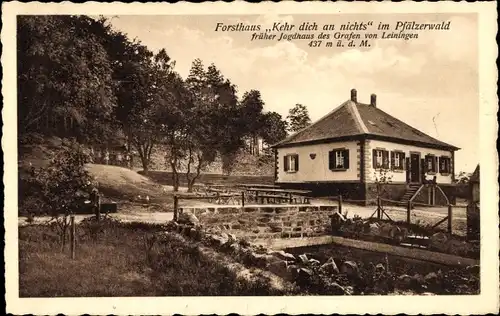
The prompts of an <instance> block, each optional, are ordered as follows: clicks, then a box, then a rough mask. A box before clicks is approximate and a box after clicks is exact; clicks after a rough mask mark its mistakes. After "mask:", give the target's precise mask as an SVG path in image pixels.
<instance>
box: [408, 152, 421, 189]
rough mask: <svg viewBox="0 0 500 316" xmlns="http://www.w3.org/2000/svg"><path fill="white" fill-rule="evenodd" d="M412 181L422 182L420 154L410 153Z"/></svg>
mask: <svg viewBox="0 0 500 316" xmlns="http://www.w3.org/2000/svg"><path fill="white" fill-rule="evenodd" d="M410 182H413V183H419V182H420V155H419V154H410Z"/></svg>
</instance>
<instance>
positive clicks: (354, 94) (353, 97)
mask: <svg viewBox="0 0 500 316" xmlns="http://www.w3.org/2000/svg"><path fill="white" fill-rule="evenodd" d="M351 101H352V102H358V93H357V91H356V89H352V90H351Z"/></svg>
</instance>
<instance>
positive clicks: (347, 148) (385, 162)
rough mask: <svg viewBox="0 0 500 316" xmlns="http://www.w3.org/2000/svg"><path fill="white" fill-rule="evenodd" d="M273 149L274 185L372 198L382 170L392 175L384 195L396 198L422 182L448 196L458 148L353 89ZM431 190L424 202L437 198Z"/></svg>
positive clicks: (407, 195)
mask: <svg viewBox="0 0 500 316" xmlns="http://www.w3.org/2000/svg"><path fill="white" fill-rule="evenodd" d="M272 147H273V148H274V151H275V183H276V184H277V185H280V186H282V187H285V188H301V189H307V190H311V191H312V192H313V194H314V195H315V196H335V195H339V194H341V195H342V196H343V197H344V198H349V199H358V200H366V199H373V198H374V197H376V195H377V193H376V178H377V176H378V175H380V173H385V174H387V175H388V176H389V178H391V181H390V183H387V184H386V185H384V187H385V191H386V192H387V193H386V197H387V198H389V199H392V200H397V201H402V200H408V199H409V198H411V196H413V195H415V194H416V193H417V192H416V191H417V190H418V189H419V188H420V187H422V186H423V185H424V184H426V183H430V184H432V183H433V184H437V186H439V187H440V188H439V191H440V192H442V193H443V195H444V194H445V192H446V195H451V192H453V189H452V186H453V181H454V166H455V151H457V150H459V148H457V147H455V146H453V145H450V144H447V143H444V142H442V141H439V140H437V139H435V138H433V137H431V136H429V135H426V134H424V133H423V132H421V131H419V130H418V129H416V128H413V127H411V126H409V125H408V124H406V123H404V122H402V121H400V120H398V119H396V118H394V117H393V116H391V115H389V114H387V113H385V112H384V111H382V110H380V109H379V108H378V107H377V97H376V95H374V94H372V95H371V102H370V104H364V103H360V102H358V100H357V92H356V90H355V89H353V90H351V98H350V99H349V100H347V101H346V102H344V103H343V104H341V105H340V106H339V107H337V108H336V109H334V110H333V111H332V112H330V113H328V114H327V115H326V116H324V117H323V118H321V119H320V120H318V121H317V122H315V123H313V124H311V125H309V126H308V127H306V128H305V129H303V130H301V131H299V132H297V133H295V134H293V135H290V136H289V137H287V138H286V139H284V140H283V141H281V142H279V143H278V144H275V145H273V146H272ZM430 186H431V185H430ZM434 187H436V185H434ZM421 191H422V190H421ZM419 192H420V191H419ZM430 192H431V191H429V199H427V197H426V198H425V199H424V202H429V203H434V202H435V200H436V199H437V198H438V197H436V194H435V191H432V192H434V193H433V196H431V195H430ZM444 199H446V198H444Z"/></svg>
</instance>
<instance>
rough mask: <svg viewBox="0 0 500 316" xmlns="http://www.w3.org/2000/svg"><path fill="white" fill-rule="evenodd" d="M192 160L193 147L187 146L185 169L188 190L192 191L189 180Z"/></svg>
mask: <svg viewBox="0 0 500 316" xmlns="http://www.w3.org/2000/svg"><path fill="white" fill-rule="evenodd" d="M192 162H193V149H192V148H191V146H189V156H188V165H187V170H186V180H187V185H188V190H187V191H188V192H193V184H192V181H191V163H192Z"/></svg>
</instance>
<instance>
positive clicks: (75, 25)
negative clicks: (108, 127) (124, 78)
mask: <svg viewBox="0 0 500 316" xmlns="http://www.w3.org/2000/svg"><path fill="white" fill-rule="evenodd" d="M102 28H104V24H103V22H102V21H97V20H94V19H91V18H89V17H85V16H50V15H44V16H19V17H18V24H17V31H18V32H17V34H18V36H17V69H18V119H19V124H18V126H19V130H20V132H21V133H23V132H30V131H31V132H33V131H35V132H39V131H42V132H44V133H45V134H55V135H68V134H70V135H72V136H77V137H79V138H80V139H87V138H91V139H96V138H100V137H102V135H103V133H104V131H103V129H102V127H103V124H100V122H101V121H105V120H107V119H109V116H110V114H111V113H112V111H113V108H114V106H115V105H116V102H115V97H114V95H113V91H112V90H113V82H112V80H111V76H112V69H111V67H110V63H109V59H108V55H107V53H106V50H105V49H104V47H103V45H102V38H100V37H99V36H97V34H98V33H99V30H100V29H102Z"/></svg>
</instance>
